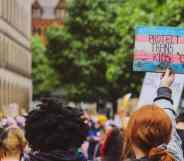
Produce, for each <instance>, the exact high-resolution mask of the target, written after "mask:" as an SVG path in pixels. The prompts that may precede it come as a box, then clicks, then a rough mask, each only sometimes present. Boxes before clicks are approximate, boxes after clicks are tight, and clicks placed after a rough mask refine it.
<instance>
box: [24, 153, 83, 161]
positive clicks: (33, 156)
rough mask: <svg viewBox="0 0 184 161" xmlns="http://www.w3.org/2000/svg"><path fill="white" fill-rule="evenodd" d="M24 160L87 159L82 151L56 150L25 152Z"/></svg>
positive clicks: (57, 160)
mask: <svg viewBox="0 0 184 161" xmlns="http://www.w3.org/2000/svg"><path fill="white" fill-rule="evenodd" d="M22 161H86V159H85V158H84V156H83V155H82V154H81V153H75V152H65V151H60V150H56V151H53V152H49V153H46V152H34V153H30V154H24V155H23V158H22Z"/></svg>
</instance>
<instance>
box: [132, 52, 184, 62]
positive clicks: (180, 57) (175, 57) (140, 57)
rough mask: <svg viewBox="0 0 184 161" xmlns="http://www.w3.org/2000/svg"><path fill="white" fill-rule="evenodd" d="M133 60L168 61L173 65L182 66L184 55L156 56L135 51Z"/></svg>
mask: <svg viewBox="0 0 184 161" xmlns="http://www.w3.org/2000/svg"><path fill="white" fill-rule="evenodd" d="M134 60H142V61H162V62H164V61H165V62H166V61H170V63H173V64H182V63H184V55H170V54H162V55H156V54H153V53H144V52H143V51H137V52H135V54H134Z"/></svg>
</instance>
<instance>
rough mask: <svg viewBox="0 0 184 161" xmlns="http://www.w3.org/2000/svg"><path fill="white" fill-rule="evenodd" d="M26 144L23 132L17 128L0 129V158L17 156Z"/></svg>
mask: <svg viewBox="0 0 184 161" xmlns="http://www.w3.org/2000/svg"><path fill="white" fill-rule="evenodd" d="M25 146H26V139H25V137H24V133H23V131H22V130H21V129H19V128H1V129H0V158H3V157H4V156H6V157H14V156H19V157H20V155H21V153H22V152H23V150H24V148H25Z"/></svg>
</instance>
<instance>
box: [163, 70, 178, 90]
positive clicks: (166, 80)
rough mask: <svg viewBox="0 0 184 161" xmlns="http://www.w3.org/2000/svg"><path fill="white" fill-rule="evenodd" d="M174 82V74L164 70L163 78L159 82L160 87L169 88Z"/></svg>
mask: <svg viewBox="0 0 184 161" xmlns="http://www.w3.org/2000/svg"><path fill="white" fill-rule="evenodd" d="M174 80H175V74H174V73H173V72H172V71H171V70H170V69H166V72H165V73H164V76H163V77H162V80H161V86H162V87H171V85H172V84H173V82H174Z"/></svg>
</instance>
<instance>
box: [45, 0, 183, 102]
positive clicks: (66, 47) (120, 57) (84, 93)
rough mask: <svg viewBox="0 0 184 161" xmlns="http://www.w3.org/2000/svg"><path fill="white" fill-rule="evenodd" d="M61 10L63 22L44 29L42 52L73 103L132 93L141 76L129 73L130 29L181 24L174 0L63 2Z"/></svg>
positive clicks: (179, 3)
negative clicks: (44, 48)
mask: <svg viewBox="0 0 184 161" xmlns="http://www.w3.org/2000/svg"><path fill="white" fill-rule="evenodd" d="M67 9H68V16H67V18H66V20H65V25H64V26H63V27H52V28H50V29H49V30H48V31H47V34H46V35H47V38H48V46H47V54H48V57H49V59H50V60H51V62H52V65H53V67H54V68H55V69H56V70H57V72H58V73H59V79H60V82H61V86H62V87H63V88H64V89H65V91H67V93H68V95H67V98H68V99H70V100H74V101H98V100H100V99H102V100H109V101H114V100H116V99H117V98H118V97H121V96H122V95H123V94H125V93H127V92H132V93H138V92H139V91H140V87H141V78H142V77H143V74H141V73H135V72H132V62H133V48H134V29H135V27H136V26H137V25H146V26H149V25H164V26H165V25H170V26H183V22H184V21H183V19H184V18H183V14H184V2H183V1H180V0H155V1H149V2H148V1H147V0H127V1H126V0H125V1H124V0H77V1H76V0H68V6H67Z"/></svg>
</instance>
